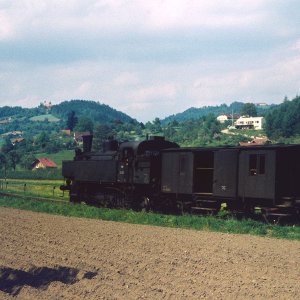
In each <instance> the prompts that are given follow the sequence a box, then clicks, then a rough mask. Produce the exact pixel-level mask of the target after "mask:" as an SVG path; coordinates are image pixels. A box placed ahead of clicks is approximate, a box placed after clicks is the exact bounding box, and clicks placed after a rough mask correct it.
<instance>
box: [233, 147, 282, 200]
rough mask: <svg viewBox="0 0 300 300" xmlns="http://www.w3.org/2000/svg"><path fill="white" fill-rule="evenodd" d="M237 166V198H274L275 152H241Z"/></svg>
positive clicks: (270, 150)
mask: <svg viewBox="0 0 300 300" xmlns="http://www.w3.org/2000/svg"><path fill="white" fill-rule="evenodd" d="M239 166H240V167H239V178H240V182H239V196H240V197H241V198H256V199H274V198H275V173H276V152H275V150H272V149H268V150H254V149H253V150H245V151H242V152H241V155H240V161H239Z"/></svg>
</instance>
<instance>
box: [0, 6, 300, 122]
mask: <svg viewBox="0 0 300 300" xmlns="http://www.w3.org/2000/svg"><path fill="white" fill-rule="evenodd" d="M299 90H300V2H299V0H273V1H272V0H244V1H242V0H240V1H238V0H235V1H233V0H220V1H219V0H195V1H194V0H151V1H150V0H149V1H148V0H140V1H137V0H132V1H130V0H127V1H125V0H123V1H122V0H84V1H83V0H65V1H63V0H57V1H56V0H54V1H51V0H28V1H26V0H0V106H4V105H10V106H16V105H19V106H25V107H33V106H37V105H38V104H39V103H40V102H42V101H44V100H49V101H52V103H53V104H57V103H60V102H61V101H64V100H70V99H86V100H95V101H99V102H101V103H105V104H108V105H110V106H111V107H113V108H115V109H117V110H121V111H123V112H125V113H127V114H128V115H130V116H132V117H134V118H136V119H137V120H139V121H143V122H145V121H149V120H150V121H152V120H153V119H154V118H155V117H159V118H164V117H166V116H169V115H170V114H174V113H177V112H182V111H183V110H185V109H187V108H189V107H192V106H193V107H201V106H205V105H220V104H222V103H228V104H229V103H231V102H233V101H243V102H247V101H248V102H249V101H251V102H266V103H280V102H282V100H283V98H284V97H285V96H287V97H289V98H290V99H292V98H294V97H295V96H296V95H297V94H298V95H299Z"/></svg>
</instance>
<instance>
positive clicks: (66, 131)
mask: <svg viewBox="0 0 300 300" xmlns="http://www.w3.org/2000/svg"><path fill="white" fill-rule="evenodd" d="M60 132H61V133H64V134H66V135H71V130H70V129H63V130H61V131H60Z"/></svg>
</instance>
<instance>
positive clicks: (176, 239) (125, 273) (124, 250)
mask: <svg viewBox="0 0 300 300" xmlns="http://www.w3.org/2000/svg"><path fill="white" fill-rule="evenodd" d="M0 243H1V244H0V298H1V299H11V298H12V297H14V299H200V298H209V299H253V298H259V299H274V298H278V299H300V242H299V241H287V240H276V239H268V238H260V237H254V236H247V235H227V234H222V233H210V232H203V231H201V232H197V231H192V230H182V229H171V228H161V227H153V226H143V225H131V224H124V223H116V222H105V221H100V220H87V219H79V218H70V217H62V216H53V215H47V214H42V213H33V212H28V211H20V210H16V209H10V208H2V207H1V208H0Z"/></svg>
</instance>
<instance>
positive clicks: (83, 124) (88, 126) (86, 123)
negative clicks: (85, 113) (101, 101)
mask: <svg viewBox="0 0 300 300" xmlns="http://www.w3.org/2000/svg"><path fill="white" fill-rule="evenodd" d="M74 129H75V131H78V132H84V131H89V132H90V133H93V129H94V124H93V121H92V120H91V119H90V118H87V117H82V118H80V119H79V121H78V123H77V124H76V126H75V128H74Z"/></svg>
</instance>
